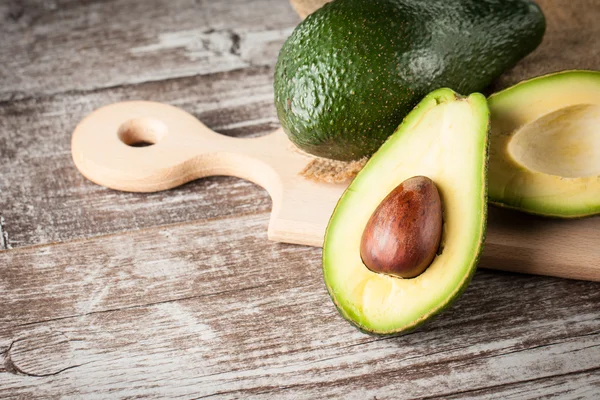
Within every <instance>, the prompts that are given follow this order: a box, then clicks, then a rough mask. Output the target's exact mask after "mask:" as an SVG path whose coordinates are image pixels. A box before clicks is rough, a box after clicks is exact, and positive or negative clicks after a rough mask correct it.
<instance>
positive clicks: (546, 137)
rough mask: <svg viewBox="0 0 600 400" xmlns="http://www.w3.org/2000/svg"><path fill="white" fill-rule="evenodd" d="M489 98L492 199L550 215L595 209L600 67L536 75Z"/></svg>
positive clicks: (598, 201) (599, 190) (599, 173)
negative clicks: (597, 68)
mask: <svg viewBox="0 0 600 400" xmlns="http://www.w3.org/2000/svg"><path fill="white" fill-rule="evenodd" d="M488 102H489V106H490V111H491V121H492V128H491V136H490V160H489V199H490V202H492V203H494V204H497V205H500V206H504V207H508V208H514V209H517V210H520V211H524V212H528V213H531V214H538V215H543V216H552V217H562V218H572V217H583V216H588V215H593V214H597V213H600V72H595V71H566V72H561V73H556V74H551V75H547V76H543V77H539V78H535V79H532V80H529V81H525V82H522V83H519V84H517V85H515V86H513V87H511V88H508V89H506V90H504V91H502V92H499V93H496V94H494V95H492V96H490V98H489V99H488Z"/></svg>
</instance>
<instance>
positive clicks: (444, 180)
mask: <svg viewBox="0 0 600 400" xmlns="http://www.w3.org/2000/svg"><path fill="white" fill-rule="evenodd" d="M488 126H489V112H488V108H487V104H486V100H485V97H484V96H483V95H480V94H477V93H476V94H472V95H471V96H469V97H468V98H461V97H459V96H458V95H457V94H456V93H454V92H453V91H452V90H450V89H439V90H436V91H434V92H432V93H430V94H429V95H428V96H426V97H425V98H424V99H423V100H422V101H421V102H420V103H419V104H418V105H417V107H416V108H415V109H414V110H413V111H412V112H411V113H410V114H409V115H408V116H407V117H406V119H405V120H404V122H403V123H402V124H401V125H400V127H399V128H398V129H397V131H396V132H395V133H394V134H393V135H392V136H391V137H390V138H389V139H388V140H387V141H386V142H385V143H384V144H383V145H382V146H381V148H380V149H379V150H378V151H377V152H376V153H375V154H374V155H373V157H372V158H371V159H370V160H369V162H368V163H367V164H366V166H365V167H364V168H363V169H362V170H361V171H360V172H359V174H358V175H357V176H356V178H355V179H354V181H353V182H352V183H351V184H350V186H349V187H348V189H347V190H346V191H345V192H344V194H343V195H342V197H341V198H340V200H339V202H338V204H337V206H336V208H335V211H334V212H333V215H332V217H331V219H330V221H329V225H328V227H327V231H326V234H325V241H324V245H323V272H324V278H325V283H326V284H327V289H328V290H329V294H330V296H331V298H332V300H333V302H334V303H335V304H336V306H337V308H338V310H339V311H340V313H341V315H342V316H343V317H344V318H346V319H347V320H349V321H350V322H352V323H353V324H355V325H356V326H358V327H359V328H360V329H362V330H364V331H367V332H371V333H374V334H395V333H402V332H405V331H407V330H410V329H412V328H414V327H416V326H418V325H419V324H421V323H423V322H425V321H426V320H428V319H429V318H430V317H432V316H433V315H435V314H437V313H438V312H440V311H441V310H443V309H444V308H445V307H446V306H447V305H448V304H450V303H451V302H452V301H453V300H454V299H455V298H457V297H458V295H459V294H460V293H461V292H462V290H464V288H466V286H467V284H468V283H469V281H470V278H471V276H472V274H473V272H474V271H475V268H476V264H477V259H478V256H479V253H480V251H481V248H482V244H483V240H484V234H485V225H486V216H487V209H486V204H487V203H486V162H487V140H488V136H487V132H488ZM417 175H423V176H427V177H429V178H430V179H432V180H433V182H434V183H435V184H436V186H437V188H438V190H439V192H440V196H441V198H442V207H443V215H444V226H443V230H442V240H441V245H440V249H441V253H440V252H439V251H438V255H437V256H436V257H435V258H434V260H433V262H432V263H431V264H430V265H429V267H428V268H427V269H426V270H425V271H424V272H423V273H422V274H421V275H419V276H417V277H415V278H411V279H402V278H397V277H392V276H389V275H384V274H379V273H375V272H372V271H370V270H369V269H368V268H367V267H366V266H365V265H364V264H363V262H362V260H361V257H360V241H361V236H362V233H363V230H364V228H365V226H366V224H367V222H368V220H369V218H370V216H371V214H372V213H373V211H374V210H375V209H376V208H377V206H378V205H379V203H380V202H381V201H382V200H383V199H384V198H385V196H386V195H387V194H388V193H390V192H391V191H392V190H393V189H394V188H395V187H396V186H398V185H399V184H400V183H401V182H403V181H405V180H406V179H408V178H411V177H413V176H417Z"/></svg>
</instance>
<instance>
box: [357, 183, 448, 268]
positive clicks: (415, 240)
mask: <svg viewBox="0 0 600 400" xmlns="http://www.w3.org/2000/svg"><path fill="white" fill-rule="evenodd" d="M441 237H442V202H441V199H440V195H439V192H438V190H437V188H436V186H435V184H434V183H433V181H432V180H431V179H429V178H427V177H425V176H415V177H412V178H409V179H407V180H405V181H404V182H402V183H401V184H400V185H398V186H397V187H396V188H395V189H394V190H392V191H391V192H390V193H389V194H388V195H387V196H386V197H385V199H383V201H382V202H381V203H380V204H379V206H378V207H377V208H376V209H375V211H374V212H373V214H372V215H371V218H369V221H368V222H367V225H366V227H365V230H364V231H363V235H362V238H361V243H360V256H361V258H362V261H363V263H364V264H365V266H366V267H367V268H368V269H370V270H371V271H373V272H377V273H382V274H387V275H392V276H396V277H401V278H414V277H416V276H418V275H420V274H421V273H422V272H423V271H425V269H426V268H427V267H428V266H429V265H430V264H431V262H432V261H433V259H434V258H435V255H436V252H437V249H438V247H439V245H440V240H441Z"/></svg>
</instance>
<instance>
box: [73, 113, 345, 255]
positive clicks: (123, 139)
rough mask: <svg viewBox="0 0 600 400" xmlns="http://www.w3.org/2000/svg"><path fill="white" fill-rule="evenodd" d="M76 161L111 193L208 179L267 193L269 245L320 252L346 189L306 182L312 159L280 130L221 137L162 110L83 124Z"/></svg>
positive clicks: (100, 116)
mask: <svg viewBox="0 0 600 400" xmlns="http://www.w3.org/2000/svg"><path fill="white" fill-rule="evenodd" d="M71 151H72V154H73V160H74V162H75V165H76V166H77V168H78V169H79V171H80V172H81V173H82V174H83V175H84V176H85V177H87V178H88V179H89V180H91V181H93V182H95V183H97V184H100V185H102V186H106V187H109V188H111V189H116V190H124V191H129V192H155V191H159V190H165V189H170V188H173V187H176V186H179V185H182V184H184V183H186V182H189V181H191V180H194V179H197V178H201V177H205V176H212V175H229V176H236V177H240V178H243V179H246V180H249V181H251V182H254V183H257V184H258V185H260V186H262V187H263V188H265V189H266V190H267V192H269V194H270V195H271V199H272V201H273V210H272V212H271V220H270V222H269V231H268V234H269V239H271V240H276V241H281V242H291V243H299V244H307V245H311V246H321V245H322V243H323V233H324V232H325V227H326V225H327V221H328V220H329V217H330V216H331V213H332V211H333V207H334V206H335V204H336V202H337V200H338V199H339V197H340V196H341V194H342V192H343V191H344V189H345V187H346V185H344V184H337V185H331V184H324V183H318V182H312V181H309V180H307V179H304V178H303V177H302V176H301V174H300V172H301V171H302V170H303V169H304V167H305V166H306V164H307V163H308V162H309V161H310V160H311V158H310V157H309V156H307V155H305V154H304V153H302V152H300V151H298V150H296V149H295V148H294V147H293V145H292V144H291V143H290V141H289V140H288V139H287V136H286V135H285V133H283V131H282V130H281V129H278V130H276V131H274V132H272V133H270V134H268V135H265V136H261V137H258V138H232V137H228V136H225V135H221V134H218V133H216V132H214V131H212V130H211V129H209V128H208V127H207V126H206V125H204V124H203V123H202V122H200V121H199V120H198V119H196V118H195V117H194V116H192V115H190V114H189V113H187V112H185V111H183V110H181V109H179V108H177V107H173V106H170V105H167V104H161V103H155V102H148V101H131V102H122V103H115V104H111V105H108V106H105V107H102V108H100V109H98V110H96V111H94V112H93V113H91V114H90V115H89V116H87V117H86V118H85V119H83V120H82V121H81V122H80V123H79V125H78V126H77V127H76V128H75V131H74V132H73V137H72V140H71Z"/></svg>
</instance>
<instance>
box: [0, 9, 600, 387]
mask: <svg viewBox="0 0 600 400" xmlns="http://www.w3.org/2000/svg"><path fill="white" fill-rule="evenodd" d="M540 4H541V5H542V7H543V8H544V10H545V12H546V14H547V18H548V33H547V36H546V40H545V42H544V44H543V45H542V47H541V48H540V49H539V50H538V51H536V52H535V53H534V54H532V55H531V56H529V57H528V58H527V59H526V60H525V61H523V62H522V63H520V64H519V65H518V66H517V67H516V68H515V69H513V70H512V71H510V72H508V73H507V74H505V75H504V76H503V77H502V78H501V79H499V80H498V82H497V83H496V87H505V86H507V85H509V84H512V83H514V82H516V81H518V80H519V79H521V78H523V77H530V76H534V75H537V74H540V73H544V72H551V71H555V70H559V69H565V68H591V69H600V39H599V37H600V28H599V25H598V23H597V21H598V20H599V19H600V3H598V1H597V0H577V1H576V0H544V1H541V0H540ZM298 22H299V18H298V16H297V15H296V14H295V13H294V12H293V10H292V8H291V7H290V6H289V4H288V3H287V2H286V1H283V0H252V1H251V0H235V1H234V0H227V1H201V0H199V1H192V0H181V1H178V0H152V1H142V0H138V1H126V0H113V1H100V0H86V1H79V0H61V1H54V0H25V1H19V0H17V1H10V0H2V1H1V2H0V213H1V217H0V218H1V224H0V232H1V235H0V236H1V238H2V239H1V241H0V245H1V247H2V249H3V250H4V251H0V294H1V296H2V297H1V301H0V398H30V397H51V398H56V397H67V398H74V397H80V398H86V399H87V398H123V397H137V396H140V397H155V398H167V397H169V398H170V397H182V398H203V397H211V396H214V397H222V398H239V397H242V398H277V399H297V398H307V399H315V398H325V397H343V398H355V399H391V398H415V397H426V398H486V399H497V398H502V399H512V398H537V397H544V396H549V397H550V396H552V395H556V396H557V397H559V398H567V399H570V398H590V399H594V398H596V399H597V398H600V284H598V283H591V282H584V281H573V280H564V279H557V278H546V277H537V276H526V275H518V274H511V273H502V272H492V271H488V270H485V269H482V270H480V271H479V272H477V274H476V276H475V278H474V280H473V283H472V284H471V286H470V287H469V289H468V290H467V292H466V293H465V295H464V296H463V297H462V298H461V299H460V301H459V302H457V303H456V305H455V306H453V307H452V308H451V309H450V310H448V311H447V312H445V313H444V314H443V315H441V316H440V317H439V318H437V319H436V320H435V321H433V322H432V323H430V324H428V325H426V326H425V327H423V328H421V329H419V330H417V331H416V332H414V333H411V334H409V335H406V336H403V337H393V338H379V337H371V336H367V335H364V334H362V333H360V332H359V331H357V330H356V329H354V328H353V327H352V326H350V325H349V324H348V323H346V322H345V321H344V320H342V318H341V317H340V316H339V315H338V314H337V312H336V311H335V309H334V307H333V306H332V303H331V301H330V300H329V297H328V295H327V292H326V289H325V286H324V284H323V280H322V275H321V270H320V267H321V263H320V255H321V250H320V249H317V248H309V247H304V246H294V245H285V244H277V243H272V242H268V241H267V238H266V227H267V221H268V215H269V211H270V207H271V202H270V199H269V197H268V195H267V194H266V192H265V191H264V190H262V189H261V188H259V187H257V186H254V185H252V184H250V183H247V182H245V181H242V180H239V179H234V178H226V177H216V178H208V179H203V180H199V181H196V182H193V183H190V184H187V185H185V186H183V187H181V188H178V189H174V190H170V191H166V192H163V193H155V194H132V193H121V192H116V191H112V190H108V189H105V188H102V187H99V186H96V185H94V184H92V183H91V182H88V181H87V180H85V179H84V178H83V177H82V176H81V175H80V174H79V172H78V171H77V170H76V169H75V167H74V165H73V162H72V160H71V155H70V135H71V132H72V130H73V128H74V127H75V125H76V124H77V122H78V121H79V120H80V119H81V118H83V117H84V116H85V115H87V114H88V113H89V112H91V111H92V110H94V109H96V108H97V107H99V106H101V105H104V104H107V103H111V102H115V101H122V100H130V99H146V100H154V101H160V102H165V103H169V104H173V105H176V106H178V107H181V108H183V109H185V110H187V111H188V112H191V113H192V114H194V115H195V116H197V117H198V118H199V119H201V120H202V121H204V122H205V123H206V124H207V125H208V126H209V127H211V128H213V129H215V130H217V131H219V132H222V133H224V134H226V135H233V136H252V135H261V134H264V133H267V132H269V131H272V130H273V129H275V128H276V127H277V126H278V122H277V119H276V115H275V110H274V107H273V104H272V98H273V92H272V75H273V65H274V62H275V60H276V57H277V53H278V50H279V48H280V46H281V44H282V43H283V41H284V40H285V38H286V37H287V36H288V35H289V34H290V32H291V31H292V29H293V28H294V26H295V25H296V24H297V23H298ZM493 212H496V213H497V212H498V211H497V210H496V211H493ZM485 266H486V265H485V260H484V262H483V264H482V265H481V267H483V268H485Z"/></svg>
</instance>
